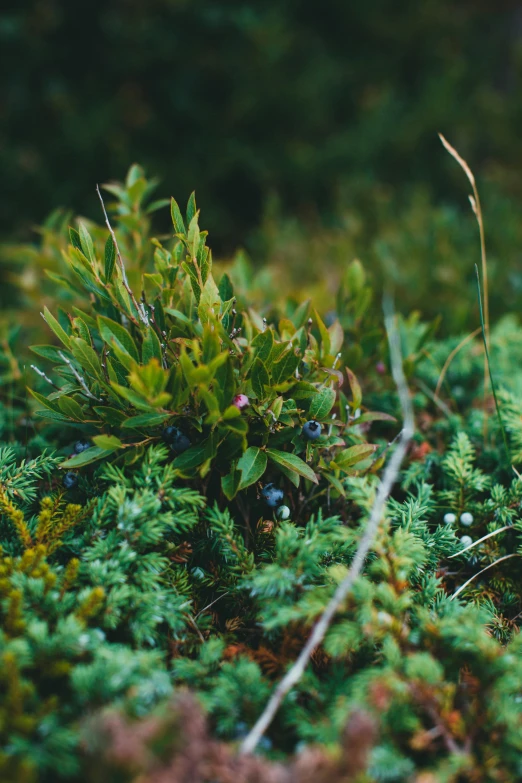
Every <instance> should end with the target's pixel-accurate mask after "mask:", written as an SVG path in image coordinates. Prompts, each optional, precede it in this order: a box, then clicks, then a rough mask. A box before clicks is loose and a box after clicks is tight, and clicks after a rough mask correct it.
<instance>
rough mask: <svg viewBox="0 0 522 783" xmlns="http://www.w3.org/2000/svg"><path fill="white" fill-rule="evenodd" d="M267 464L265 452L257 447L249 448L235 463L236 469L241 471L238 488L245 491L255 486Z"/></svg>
mask: <svg viewBox="0 0 522 783" xmlns="http://www.w3.org/2000/svg"><path fill="white" fill-rule="evenodd" d="M267 463H268V457H267V456H266V452H265V451H261V449H259V448H257V446H250V448H248V449H247V450H246V451H245V453H244V454H243V455H242V457H241V458H240V460H239V462H238V463H237V467H238V469H239V470H240V471H241V482H240V485H239V488H240V489H246V487H249V486H250V485H251V484H255V482H256V481H258V480H259V479H260V478H261V476H262V475H263V473H264V472H265V470H266V466H267Z"/></svg>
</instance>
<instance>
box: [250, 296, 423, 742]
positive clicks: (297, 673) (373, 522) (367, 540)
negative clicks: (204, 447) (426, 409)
mask: <svg viewBox="0 0 522 783" xmlns="http://www.w3.org/2000/svg"><path fill="white" fill-rule="evenodd" d="M385 316H386V317H385V322H386V330H387V333H388V342H389V345H390V356H391V366H392V373H393V377H394V380H395V383H396V386H397V390H398V393H399V399H400V402H401V407H402V412H403V418H404V426H403V429H402V433H401V438H400V441H399V443H398V445H397V448H396V449H395V451H394V452H393V454H392V456H391V459H390V461H389V463H388V465H387V466H386V469H385V471H384V474H383V477H382V479H381V483H380V484H379V487H378V489H377V493H376V495H375V500H374V503H373V506H372V510H371V513H370V518H369V520H368V524H367V526H366V529H365V531H364V533H363V535H362V537H361V539H360V541H359V545H358V547H357V551H356V553H355V556H354V558H353V560H352V564H351V566H350V570H349V571H348V574H347V575H346V577H345V578H344V579H343V581H342V582H341V583H340V584H339V586H338V587H337V589H336V591H335V593H334V595H333V597H332V599H331V601H330V602H329V604H328V606H327V607H326V609H325V610H324V612H323V614H322V615H321V617H320V618H319V620H318V621H317V623H316V624H315V626H314V627H313V629H312V633H311V634H310V637H309V638H308V641H307V642H306V644H305V646H304V647H303V649H302V651H301V653H300V655H299V657H298V658H297V660H296V662H295V663H294V664H293V666H292V667H291V668H290V669H289V671H288V672H287V673H286V675H285V676H284V677H283V679H282V680H281V681H280V683H279V685H278V686H277V687H276V689H275V691H274V693H273V694H272V696H271V697H270V699H269V701H268V703H267V705H266V707H265V709H264V710H263V712H262V714H261V715H260V717H259V718H258V720H257V721H256V723H255V725H254V726H253V728H252V729H251V731H250V732H249V733H248V735H247V736H246V737H245V739H244V741H243V743H242V745H241V750H240V752H241V753H242V754H246V753H252V752H253V751H254V750H255V748H256V746H257V744H258V742H259V740H260V739H261V737H262V736H263V734H264V733H265V731H266V730H267V728H268V726H269V725H270V723H271V722H272V720H273V718H274V716H275V714H276V713H277V711H278V709H279V707H280V706H281V703H282V702H283V699H284V698H285V697H286V695H287V694H288V692H289V691H290V690H291V689H292V688H293V687H294V686H295V685H296V684H297V683H298V682H299V680H300V679H301V677H302V675H303V673H304V671H305V669H306V667H307V666H308V663H309V661H310V658H311V656H312V653H313V652H314V650H315V649H316V647H317V646H318V645H319V644H321V642H322V641H323V639H324V637H325V635H326V632H327V630H328V628H329V626H330V623H331V622H332V620H333V618H334V616H335V614H336V613H337V611H338V610H339V608H340V607H341V605H342V604H343V602H344V601H345V599H346V597H347V595H348V594H349V592H350V591H351V589H352V587H353V584H354V582H355V580H356V579H357V578H358V577H359V575H360V573H361V571H362V568H363V566H364V562H365V560H366V556H367V554H368V552H369V550H370V548H371V546H372V543H373V540H374V538H375V535H376V533H377V530H378V528H379V525H380V523H381V520H382V515H383V512H384V507H385V504H386V501H387V499H388V496H389V494H390V492H391V490H392V487H393V485H394V483H395V481H396V479H397V476H398V473H399V470H400V466H401V464H402V461H403V459H404V457H405V455H406V450H407V448H408V445H409V443H410V441H411V438H412V436H413V433H414V421H413V409H412V405H411V400H410V394H409V391H408V386H407V384H406V379H405V377H404V372H403V369H402V356H401V348H400V340H399V335H398V331H397V328H396V325H395V322H394V316H393V312H392V310H391V306H390V303H389V301H388V300H385Z"/></svg>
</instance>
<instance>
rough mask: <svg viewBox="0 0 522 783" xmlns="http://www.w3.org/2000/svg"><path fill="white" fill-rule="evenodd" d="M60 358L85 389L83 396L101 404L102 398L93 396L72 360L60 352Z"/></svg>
mask: <svg viewBox="0 0 522 783" xmlns="http://www.w3.org/2000/svg"><path fill="white" fill-rule="evenodd" d="M58 356H59V357H60V359H62V360H63V361H64V362H65V364H67V365H68V366H69V367H70V369H71V370H72V373H73V375H74V377H75V378H76V380H77V381H78V383H79V384H80V386H81V387H82V389H83V394H85V395H86V396H87V397H90V399H91V400H96V402H101V400H100V398H99V397H96V395H95V394H93V393H92V391H91V390H90V389H89V387H88V386H87V384H86V383H85V378H82V376H81V375H80V373H79V372H78V370H77V369H76V367H75V366H74V364H73V363H72V362H71V360H70V359H68V358H67V356H65V354H63V353H62V352H61V351H58Z"/></svg>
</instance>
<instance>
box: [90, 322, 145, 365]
mask: <svg viewBox="0 0 522 783" xmlns="http://www.w3.org/2000/svg"><path fill="white" fill-rule="evenodd" d="M98 329H99V330H100V334H101V336H102V339H103V340H105V342H106V343H107V344H108V345H112V342H113V341H114V342H115V343H116V345H117V346H118V348H120V350H122V351H124V352H125V353H127V354H129V356H131V357H132V358H133V359H134V361H136V362H139V356H138V349H137V348H136V344H135V343H134V340H133V339H132V337H131V336H130V334H129V332H128V331H127V329H125V327H124V326H121V324H117V323H116V321H112V320H111V319H110V318H106V317H105V316H103V315H99V316H98Z"/></svg>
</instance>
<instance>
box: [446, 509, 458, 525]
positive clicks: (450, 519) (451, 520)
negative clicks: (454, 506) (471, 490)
mask: <svg viewBox="0 0 522 783" xmlns="http://www.w3.org/2000/svg"><path fill="white" fill-rule="evenodd" d="M456 521H457V517H456V516H455V514H452V513H451V511H450V512H448V513H447V514H444V524H445V525H453V524H454V523H455V522H456Z"/></svg>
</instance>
